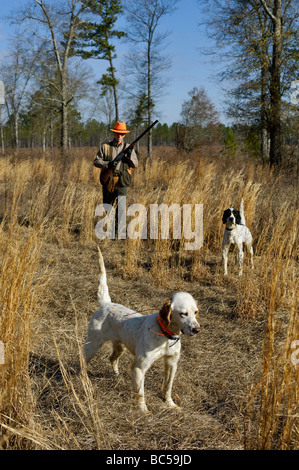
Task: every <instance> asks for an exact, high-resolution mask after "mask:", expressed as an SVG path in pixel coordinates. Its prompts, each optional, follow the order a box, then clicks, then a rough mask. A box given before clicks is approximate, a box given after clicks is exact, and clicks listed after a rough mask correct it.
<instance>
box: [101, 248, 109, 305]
mask: <svg viewBox="0 0 299 470" xmlns="http://www.w3.org/2000/svg"><path fill="white" fill-rule="evenodd" d="M98 255H99V265H100V274H99V283H98V302H99V304H100V305H102V304H103V303H107V302H111V299H110V295H109V290H108V286H107V277H106V269H105V264H104V259H103V255H102V252H101V250H100V248H99V247H98Z"/></svg>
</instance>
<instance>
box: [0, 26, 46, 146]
mask: <svg viewBox="0 0 299 470" xmlns="http://www.w3.org/2000/svg"><path fill="white" fill-rule="evenodd" d="M27 41H28V37H26V36H25V35H24V34H19V35H18V36H16V37H14V38H13V39H12V40H11V47H10V51H9V55H8V56H7V57H5V59H4V60H3V62H2V67H1V69H2V70H1V79H2V80H3V82H4V84H5V89H6V90H5V95H6V100H5V104H6V110H7V115H8V119H9V123H10V128H11V139H12V146H13V147H15V148H17V149H18V147H19V126H18V118H19V113H20V109H21V107H22V106H23V105H24V103H25V101H26V93H27V90H28V86H29V83H30V80H31V79H32V77H33V74H34V70H35V68H36V63H37V62H38V57H39V55H40V51H37V52H35V53H32V52H30V51H28V50H26V48H25V45H26V44H27Z"/></svg>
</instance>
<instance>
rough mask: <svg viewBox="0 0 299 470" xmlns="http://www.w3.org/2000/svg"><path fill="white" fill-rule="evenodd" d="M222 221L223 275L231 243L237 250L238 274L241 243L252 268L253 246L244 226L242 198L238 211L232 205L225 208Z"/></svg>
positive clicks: (247, 229) (240, 262)
mask: <svg viewBox="0 0 299 470" xmlns="http://www.w3.org/2000/svg"><path fill="white" fill-rule="evenodd" d="M222 221H223V223H224V224H225V230H224V234H223V240H222V259H223V265H224V275H227V260H228V252H229V247H230V245H231V244H235V245H237V247H238V250H239V276H241V275H242V266H243V258H244V252H243V244H245V245H246V247H247V249H248V251H249V253H250V258H251V267H252V268H253V248H252V235H251V233H250V230H249V228H248V227H246V222H245V216H244V205H243V199H242V200H241V204H240V211H237V210H236V209H234V208H233V207H230V208H229V209H226V210H225V211H224V213H223V216H222Z"/></svg>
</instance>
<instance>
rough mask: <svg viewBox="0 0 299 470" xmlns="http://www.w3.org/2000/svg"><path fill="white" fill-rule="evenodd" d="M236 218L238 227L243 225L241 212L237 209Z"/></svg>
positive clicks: (235, 211)
mask: <svg viewBox="0 0 299 470" xmlns="http://www.w3.org/2000/svg"><path fill="white" fill-rule="evenodd" d="M234 216H235V218H236V223H237V224H238V225H240V224H241V214H240V212H239V211H237V210H236V209H235V210H234Z"/></svg>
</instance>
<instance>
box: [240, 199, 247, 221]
mask: <svg viewBox="0 0 299 470" xmlns="http://www.w3.org/2000/svg"><path fill="white" fill-rule="evenodd" d="M239 212H240V217H241V225H246V221H245V215H244V203H243V198H242V199H241V203H240V210H239Z"/></svg>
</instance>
